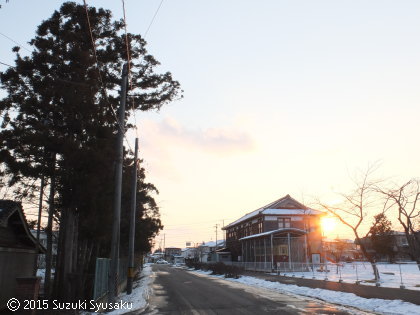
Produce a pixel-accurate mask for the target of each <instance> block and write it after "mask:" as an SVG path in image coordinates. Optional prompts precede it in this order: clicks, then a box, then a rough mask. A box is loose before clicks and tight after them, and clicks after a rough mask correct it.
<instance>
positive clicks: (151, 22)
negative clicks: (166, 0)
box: [143, 0, 163, 38]
mask: <svg viewBox="0 0 420 315" xmlns="http://www.w3.org/2000/svg"><path fill="white" fill-rule="evenodd" d="M162 3H163V0H161V1H160V4H159V7H158V8H157V10H156V12H155V15H153V18H152V20H151V21H150V24H149V26H148V27H147V30H146V32H145V33H144V36H143V37H144V38H146V35H147V33H148V32H149V30H150V27H151V26H152V24H153V22H154V21H155V18H156V16H157V14H158V12H159V10H160V7H161V6H162Z"/></svg>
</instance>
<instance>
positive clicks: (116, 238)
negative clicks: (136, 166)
mask: <svg viewBox="0 0 420 315" xmlns="http://www.w3.org/2000/svg"><path fill="white" fill-rule="evenodd" d="M127 76H128V72H127V64H124V66H123V70H122V80H121V99H120V108H119V112H118V138H117V158H116V163H115V190H114V218H113V225H112V241H111V266H110V274H109V279H108V290H109V292H108V301H109V303H112V302H113V301H114V299H115V297H116V296H117V295H118V282H119V281H118V278H119V277H118V270H119V261H118V260H119V254H120V219H121V181H122V164H123V149H124V147H123V141H124V131H125V130H124V129H125V127H124V118H125V102H126V99H127Z"/></svg>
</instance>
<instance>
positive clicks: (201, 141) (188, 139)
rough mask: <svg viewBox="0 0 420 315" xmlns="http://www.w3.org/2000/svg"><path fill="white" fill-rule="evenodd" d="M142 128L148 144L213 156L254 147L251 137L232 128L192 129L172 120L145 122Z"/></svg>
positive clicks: (249, 149) (245, 150)
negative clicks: (157, 144)
mask: <svg viewBox="0 0 420 315" xmlns="http://www.w3.org/2000/svg"><path fill="white" fill-rule="evenodd" d="M143 128H144V129H145V132H146V133H147V134H148V135H149V136H150V137H151V138H149V139H147V138H146V141H147V143H148V144H150V145H153V143H155V144H156V143H160V144H165V146H173V145H176V146H178V147H179V146H183V147H185V148H187V149H193V150H200V151H202V150H205V151H208V152H211V153H214V154H223V155H226V154H227V155H229V154H236V153H240V152H247V151H252V150H253V149H254V147H255V143H254V140H253V139H252V137H251V136H250V135H249V134H247V133H245V132H243V131H239V130H234V129H233V128H209V129H204V130H202V129H193V128H188V127H187V126H184V125H181V124H180V123H179V122H178V121H176V120H175V119H173V118H166V119H164V120H163V121H161V122H157V123H156V122H152V121H147V122H145V123H144V125H143Z"/></svg>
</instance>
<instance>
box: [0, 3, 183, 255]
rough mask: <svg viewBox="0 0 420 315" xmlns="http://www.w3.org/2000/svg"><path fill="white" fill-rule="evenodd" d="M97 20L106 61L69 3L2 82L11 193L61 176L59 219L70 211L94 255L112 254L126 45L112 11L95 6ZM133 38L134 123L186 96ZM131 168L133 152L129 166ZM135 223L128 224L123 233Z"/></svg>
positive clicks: (144, 202) (2, 136) (141, 204)
mask: <svg viewBox="0 0 420 315" xmlns="http://www.w3.org/2000/svg"><path fill="white" fill-rule="evenodd" d="M88 12H89V19H90V26H91V31H92V36H93V38H94V42H95V45H96V57H97V61H98V62H96V58H95V52H94V50H93V48H92V41H91V35H90V30H89V25H88V22H87V16H86V11H85V7H84V6H82V5H79V4H76V3H74V2H66V3H64V4H63V5H62V6H61V8H60V10H59V11H55V12H54V13H53V15H52V16H51V17H50V18H49V19H47V20H45V21H43V22H42V23H41V25H40V26H39V27H38V29H37V32H36V36H35V37H34V38H33V39H32V40H31V41H30V45H31V46H32V48H33V51H32V54H31V55H30V56H21V55H20V54H19V48H18V47H15V48H14V51H15V52H16V61H15V63H16V65H15V67H13V68H9V69H8V70H6V71H5V72H3V73H1V74H0V79H1V83H2V88H3V89H5V90H6V91H7V96H6V97H5V98H4V99H2V100H0V113H1V115H2V126H1V128H2V129H1V131H0V143H1V147H0V162H3V163H4V164H5V166H6V170H5V172H6V174H7V175H8V176H10V182H9V184H10V185H13V184H16V183H19V182H21V181H23V180H27V179H37V178H40V177H41V176H45V177H46V178H47V179H48V178H51V175H52V172H54V174H55V178H56V195H55V196H56V198H55V199H56V201H55V202H56V207H55V209H56V212H57V216H58V217H59V216H60V214H62V213H63V211H73V212H74V213H76V214H77V216H78V218H79V220H78V228H79V231H78V237H79V239H80V240H86V241H90V242H94V243H95V246H96V250H95V252H96V253H97V254H98V255H107V254H108V250H109V247H108V246H109V240H110V231H111V228H110V227H111V222H112V209H111V207H112V204H113V202H112V199H113V179H114V164H115V144H116V134H117V130H118V128H119V126H118V124H117V123H116V117H115V113H114V112H113V108H114V109H115V108H117V107H118V105H119V95H118V90H119V86H120V82H121V69H122V67H123V64H124V63H126V62H127V50H126V49H127V45H126V37H125V34H124V33H123V30H124V23H123V21H121V20H120V21H112V17H111V12H110V11H109V10H104V9H101V8H100V9H96V8H93V7H90V8H88ZM127 39H128V47H129V50H130V53H129V55H130V67H129V68H130V70H131V72H130V73H131V75H130V86H129V87H130V90H129V95H128V102H127V104H128V106H127V110H126V113H125V114H126V115H125V117H126V121H127V120H128V118H129V117H130V115H131V114H132V111H131V109H134V110H142V111H146V110H159V109H160V108H161V106H162V105H164V104H166V103H169V102H171V101H173V100H174V99H177V98H178V97H182V96H181V95H180V93H181V91H180V85H179V83H178V82H177V81H175V80H173V78H172V75H171V73H169V72H166V73H163V74H158V73H156V71H155V69H156V67H157V66H158V65H159V63H158V61H156V60H155V58H154V57H153V56H151V55H149V54H148V53H147V50H146V48H145V46H146V42H145V41H144V39H143V38H142V37H141V36H140V35H135V34H130V33H129V34H127ZM132 127H133V126H131V125H128V126H126V129H128V128H132ZM132 162H133V161H132V157H131V156H129V155H128V153H127V152H125V158H124V165H125V166H126V167H127V166H128V165H129V164H130V163H132ZM53 164H54V165H53ZM138 177H139V179H140V180H141V183H140V184H139V189H138V192H137V193H138V197H137V200H138V202H137V213H138V220H139V223H140V228H141V233H140V234H138V235H140V237H141V239H140V244H142V245H141V246H140V248H139V247H137V249H138V250H143V251H147V250H148V249H150V245H149V242H148V241H149V240H150V239H151V238H152V237H153V236H154V235H155V234H156V233H157V231H158V230H159V229H161V228H162V226H161V223H160V220H159V212H158V209H157V206H156V204H155V202H154V200H153V198H152V197H151V195H150V194H151V193H153V192H157V190H156V189H155V187H154V186H153V185H151V184H147V183H145V182H144V170H143V169H140V171H139V175H138ZM129 178H130V176H125V177H124V180H127V181H128V182H129ZM123 185H124V187H126V186H127V185H128V183H124V184H123ZM123 198H124V200H123V204H129V201H127V200H126V199H129V195H127V194H124V195H123ZM126 224H127V222H125V221H124V220H123V222H122V226H121V230H122V231H124V230H125V227H124V225H126ZM138 226H139V225H138ZM121 240H122V241H123V238H122V237H121Z"/></svg>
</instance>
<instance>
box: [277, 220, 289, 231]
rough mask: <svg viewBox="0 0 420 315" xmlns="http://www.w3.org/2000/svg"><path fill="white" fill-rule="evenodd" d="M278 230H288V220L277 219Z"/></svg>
mask: <svg viewBox="0 0 420 315" xmlns="http://www.w3.org/2000/svg"><path fill="white" fill-rule="evenodd" d="M277 222H278V224H279V229H285V228H290V218H278V219H277Z"/></svg>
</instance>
